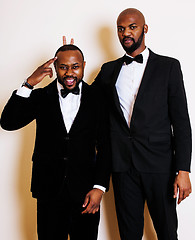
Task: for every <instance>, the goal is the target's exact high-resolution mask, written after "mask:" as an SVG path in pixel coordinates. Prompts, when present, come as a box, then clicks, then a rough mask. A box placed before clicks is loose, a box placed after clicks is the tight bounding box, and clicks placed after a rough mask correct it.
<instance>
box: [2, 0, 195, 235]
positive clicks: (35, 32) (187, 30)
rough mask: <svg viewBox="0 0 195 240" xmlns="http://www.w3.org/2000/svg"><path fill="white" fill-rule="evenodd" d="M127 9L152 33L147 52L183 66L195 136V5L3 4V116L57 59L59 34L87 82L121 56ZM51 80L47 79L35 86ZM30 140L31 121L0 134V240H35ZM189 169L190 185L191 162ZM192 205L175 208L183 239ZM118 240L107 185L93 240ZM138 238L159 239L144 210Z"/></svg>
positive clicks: (43, 0) (28, 0)
mask: <svg viewBox="0 0 195 240" xmlns="http://www.w3.org/2000/svg"><path fill="white" fill-rule="evenodd" d="M128 7H135V8H138V9H139V10H141V11H142V12H143V14H144V15H145V18H146V23H147V24H148V26H149V31H148V33H147V35H146V45H147V46H148V47H149V48H150V49H151V50H152V51H154V52H155V53H159V54H162V55H168V56H171V57H175V58H177V59H179V60H180V63H181V66H182V71H183V75H184V84H185V88H186V93H187V99H188V107H189V112H190V118H191V124H192V130H193V129H194V125H195V108H194V106H193V103H194V102H195V94H194V90H195V83H194V82H195V80H194V76H195V66H194V63H195V61H194V56H195V47H194V37H195V34H194V25H195V20H194V9H195V3H194V0H185V1H181V0H171V1H170V0H164V1H156V0H147V1H145V0H120V1H116V0H106V1H105V0H98V1H94V0H82V1H80V0H74V1H67V0H55V1H53V0H33V1H32V0H9V1H7V0H0V33H1V37H0V43H1V44H0V53H1V57H0V74H1V78H0V113H1V112H2V110H3V107H4V105H5V104H6V102H7V100H8V98H9V97H10V95H11V93H12V91H13V90H14V89H17V88H18V86H19V85H20V84H21V83H22V82H23V80H24V79H25V78H27V77H28V76H29V75H30V74H31V73H32V72H33V71H34V70H35V69H36V68H37V67H38V66H39V65H41V64H43V63H44V62H46V61H47V60H48V59H50V58H52V57H53V56H54V53H55V51H56V50H57V49H58V48H59V47H60V46H61V45H62V35H66V36H67V41H68V43H69V42H70V38H71V37H73V38H74V39H75V44H76V45H78V46H79V47H80V48H81V49H82V51H83V53H84V56H85V60H86V62H87V65H86V70H85V77H84V80H85V81H86V82H88V83H91V82H92V81H93V79H94V77H95V76H96V75H97V73H98V71H99V70H100V67H101V65H102V64H103V63H104V62H106V61H109V60H113V59H115V58H118V57H120V56H121V55H123V54H124V51H123V49H122V47H121V46H120V43H119V41H118V37H117V33H116V19H117V16H118V14H119V13H120V12H121V11H122V10H124V9H125V8H128ZM53 79H54V78H53ZM50 81H51V79H49V78H46V79H45V80H44V82H43V83H41V84H39V85H38V87H43V86H45V85H47V84H48V83H49V82H50ZM178 107H179V106H178ZM48 131H49V129H48ZM34 138H35V123H34V122H33V123H31V124H30V125H29V126H27V127H25V128H24V129H21V130H18V131H14V132H7V131H4V130H2V129H1V128H0V239H1V240H35V239H36V200H35V199H32V198H31V193H30V181H31V168H32V163H31V155H32V152H33V146H34ZM193 139H194V138H193ZM193 149H194V143H193ZM193 155H194V153H193ZM193 155H192V160H193ZM191 169H192V174H191V175H190V177H191V181H192V185H193V186H194V185H195V173H194V172H195V163H194V162H193V161H192V168H191ZM194 202H195V196H194V193H192V194H191V196H190V198H187V199H186V200H185V201H184V202H182V203H181V204H180V205H179V206H178V207H177V210H178V217H179V230H178V233H179V239H180V240H186V239H189V240H193V239H195V230H194V222H195V206H194ZM86 227H87V226H86ZM119 239H120V238H119V234H118V227H117V220H116V215H115V208H114V199H113V191H112V186H111V190H110V191H109V193H106V194H105V195H104V199H103V203H102V206H101V222H100V228H99V238H98V240H119ZM143 239H144V240H155V239H156V235H155V233H154V230H153V226H152V223H151V220H150V216H149V214H148V211H147V208H146V210H145V229H144V237H143Z"/></svg>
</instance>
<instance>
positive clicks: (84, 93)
mask: <svg viewBox="0 0 195 240" xmlns="http://www.w3.org/2000/svg"><path fill="white" fill-rule="evenodd" d="M88 88H89V86H88V84H87V83H85V82H84V81H83V82H82V90H81V103H80V106H79V110H78V112H77V114H76V116H75V119H74V121H73V123H72V126H71V128H70V131H69V132H72V131H74V130H76V126H79V125H80V124H79V122H80V119H84V117H85V116H83V113H84V112H85V109H87V108H88V103H87V102H88V101H90V99H88V97H87V95H88V94H87V92H88Z"/></svg>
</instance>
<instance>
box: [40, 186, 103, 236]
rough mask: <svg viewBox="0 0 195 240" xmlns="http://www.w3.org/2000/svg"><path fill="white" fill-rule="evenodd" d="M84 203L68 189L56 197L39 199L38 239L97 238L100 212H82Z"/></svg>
mask: <svg viewBox="0 0 195 240" xmlns="http://www.w3.org/2000/svg"><path fill="white" fill-rule="evenodd" d="M82 211H83V208H82V203H81V202H80V203H78V202H77V201H74V200H73V199H71V198H70V194H69V193H68V190H67V189H64V190H63V193H62V194H60V195H59V196H57V197H55V198H49V199H45V198H38V199H37V231H38V240H67V239H68V235H69V236H70V239H71V240H78V239H81V240H97V235H98V225H99V219H100V212H97V213H95V214H81V212H82Z"/></svg>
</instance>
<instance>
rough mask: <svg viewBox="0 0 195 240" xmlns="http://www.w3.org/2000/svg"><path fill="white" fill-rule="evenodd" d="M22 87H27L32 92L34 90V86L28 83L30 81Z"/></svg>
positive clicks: (26, 81) (25, 82)
mask: <svg viewBox="0 0 195 240" xmlns="http://www.w3.org/2000/svg"><path fill="white" fill-rule="evenodd" d="M22 87H26V88H29V89H31V90H32V89H33V88H34V86H33V85H31V84H30V83H29V82H28V79H27V80H25V81H24V82H23V84H22Z"/></svg>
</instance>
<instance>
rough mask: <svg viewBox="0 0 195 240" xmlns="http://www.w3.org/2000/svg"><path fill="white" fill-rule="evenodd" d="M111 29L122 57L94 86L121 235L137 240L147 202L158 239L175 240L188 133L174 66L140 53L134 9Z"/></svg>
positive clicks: (185, 185)
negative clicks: (102, 112) (99, 94)
mask: <svg viewBox="0 0 195 240" xmlns="http://www.w3.org/2000/svg"><path fill="white" fill-rule="evenodd" d="M117 29H118V37H119V40H120V43H121V45H122V47H123V49H124V50H125V52H126V54H125V55H124V56H123V57H121V58H119V59H117V60H115V61H112V62H108V63H105V64H104V65H103V66H102V68H101V71H100V73H99V74H98V76H97V78H96V80H95V83H94V84H97V85H99V86H100V87H101V89H102V91H103V92H104V93H105V96H106V97H107V103H108V104H109V115H110V127H109V128H110V135H111V145H112V171H113V174H112V180H113V187H114V194H115V203H116V211H117V217H118V224H119V230H120V236H121V239H122V240H140V239H142V235H143V226H144V215H143V212H144V204H145V201H147V205H148V208H149V212H150V215H151V217H152V220H153V224H154V228H155V230H156V233H157V236H158V239H160V240H175V239H177V214H176V204H177V202H178V204H179V203H180V202H181V201H182V200H183V199H185V198H186V197H187V196H189V194H190V193H191V183H190V179H189V172H190V163H191V127H190V121H189V116H188V110H187V102H186V95H185V90H184V85H183V78H182V72H181V68H180V63H179V61H178V60H176V59H173V58H170V57H165V56H160V55H157V54H155V53H153V52H152V51H151V50H150V49H148V48H147V47H146V45H145V34H146V33H147V32H148V26H147V25H146V23H145V18H144V16H143V14H142V13H141V12H140V11H138V10H137V9H133V8H129V9H126V10H124V11H123V12H121V13H120V15H119V17H118V19H117ZM177 195H178V201H177V202H176V197H177Z"/></svg>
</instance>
